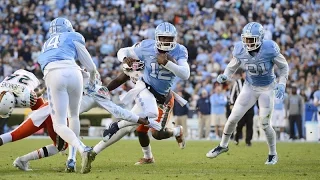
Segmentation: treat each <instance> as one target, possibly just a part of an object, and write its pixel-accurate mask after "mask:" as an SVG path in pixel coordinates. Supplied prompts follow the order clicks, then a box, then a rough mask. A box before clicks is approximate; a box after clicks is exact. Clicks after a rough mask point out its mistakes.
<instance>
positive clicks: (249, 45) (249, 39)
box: [241, 22, 264, 51]
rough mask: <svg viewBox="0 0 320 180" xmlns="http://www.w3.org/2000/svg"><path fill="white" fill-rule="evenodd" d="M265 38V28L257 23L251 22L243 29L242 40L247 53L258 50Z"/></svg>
mask: <svg viewBox="0 0 320 180" xmlns="http://www.w3.org/2000/svg"><path fill="white" fill-rule="evenodd" d="M263 37H264V29H263V26H262V25H261V24H259V23H257V22H251V23H249V24H247V25H245V26H244V28H243V29H242V34H241V40H242V43H243V45H244V47H245V49H246V50H247V51H253V50H256V49H258V48H259V47H260V46H261V44H262V40H263Z"/></svg>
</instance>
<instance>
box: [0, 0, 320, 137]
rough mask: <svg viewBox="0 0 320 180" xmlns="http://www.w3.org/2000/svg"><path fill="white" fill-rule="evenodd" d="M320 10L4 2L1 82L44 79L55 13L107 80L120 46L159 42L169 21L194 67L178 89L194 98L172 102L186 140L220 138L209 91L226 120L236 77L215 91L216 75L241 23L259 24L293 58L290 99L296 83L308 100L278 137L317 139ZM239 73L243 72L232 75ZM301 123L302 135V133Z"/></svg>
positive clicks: (146, 2)
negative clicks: (44, 51)
mask: <svg viewBox="0 0 320 180" xmlns="http://www.w3.org/2000/svg"><path fill="white" fill-rule="evenodd" d="M319 12H320V2H319V1H318V0H301V1H294V0H286V1H285V0H264V1H256V0H131V1H130V0H127V1H125V0H0V22H1V24H0V52H1V54H0V80H3V78H4V77H6V76H7V75H9V74H11V73H12V72H14V71H15V70H17V69H21V68H22V69H26V70H28V71H30V72H32V73H34V74H35V75H36V76H37V77H38V78H39V79H41V78H42V73H41V71H40V68H39V65H38V64H37V57H38V56H39V54H40V50H41V47H42V45H43V43H44V41H45V40H46V39H47V38H48V29H49V24H50V22H51V20H53V19H54V18H56V17H65V18H67V19H69V20H70V21H71V22H72V24H73V27H74V29H75V30H76V31H77V32H79V33H81V34H82V35H83V36H84V37H85V39H86V46H87V49H88V50H89V52H90V54H91V56H92V58H93V60H94V63H95V64H96V66H97V67H98V69H99V72H100V74H101V77H102V80H103V83H104V84H105V85H106V84H107V83H108V82H110V80H111V79H113V78H115V77H116V76H117V75H118V74H119V73H120V72H121V71H122V70H121V68H120V63H119V61H118V60H117V58H116V53H117V51H118V50H119V49H120V48H122V47H127V46H131V45H133V44H134V43H136V42H139V41H141V40H143V39H154V30H155V27H156V26H157V25H158V24H159V23H161V22H163V21H169V22H171V23H172V24H174V25H175V26H176V28H177V30H178V42H179V43H181V44H183V45H185V46H186V47H187V49H188V52H189V59H188V62H189V64H190V69H191V77H190V79H189V80H187V81H182V80H180V79H178V78H177V79H176V83H175V86H174V87H173V89H174V91H176V92H178V93H180V94H181V95H182V96H183V97H184V98H186V99H187V100H188V101H189V104H188V106H187V107H175V110H174V118H173V120H175V119H177V118H180V117H182V116H183V118H182V120H181V121H182V122H180V121H179V122H180V123H184V121H185V123H186V126H187V127H188V128H185V129H187V132H186V133H188V138H191V139H219V138H220V135H219V133H217V131H219V130H220V131H221V130H222V128H223V123H222V124H221V127H219V128H220V129H219V128H218V129H216V128H215V123H214V121H215V120H214V119H213V116H212V114H214V113H217V112H215V111H216V110H215V109H214V108H215V107H213V104H214V102H213V101H214V100H213V99H214V98H213V97H212V96H214V95H215V94H219V95H220V94H222V96H223V97H224V99H225V101H226V103H225V104H224V108H222V109H221V110H219V112H218V113H221V114H225V117H226V118H227V116H228V114H229V113H230V91H231V89H232V86H233V83H234V81H231V82H229V83H227V84H224V85H222V86H221V88H219V87H217V88H216V86H220V85H218V84H217V83H216V77H217V75H218V74H219V73H221V72H223V70H224V69H225V67H226V65H227V64H228V62H229V61H230V60H231V57H232V48H233V44H234V43H235V42H237V41H239V40H240V34H241V30H242V28H243V27H244V25H245V24H247V23H248V22H251V21H256V22H259V23H261V24H262V25H263V26H264V28H265V39H272V40H274V41H275V42H277V43H278V45H279V47H280V49H281V53H282V54H283V55H284V56H285V57H286V59H287V61H288V63H289V67H290V74H289V80H288V82H287V88H286V90H287V93H288V95H287V98H290V96H293V95H295V94H292V92H291V89H292V88H293V89H296V92H297V93H296V94H297V95H299V96H300V97H301V98H302V99H303V108H302V110H301V112H300V113H299V115H300V116H301V122H302V123H295V125H294V126H293V128H294V129H296V131H294V132H293V133H294V134H292V127H291V129H290V126H289V125H290V123H289V120H288V117H289V115H290V112H288V111H287V113H288V115H287V114H284V116H283V118H282V119H284V120H283V122H284V125H281V126H279V127H275V128H276V129H277V131H278V132H279V134H280V133H285V134H283V135H284V136H282V138H281V140H295V139H299V140H301V141H304V140H312V141H315V140H318V139H319V138H320V136H318V133H316V131H318V129H317V128H314V127H316V126H317V120H316V113H317V109H316V107H315V106H314V104H313V94H314V92H315V91H316V90H319V84H320V57H319V54H320V53H319V50H320V45H319V42H320V41H319V40H320V22H319V21H320V13H319ZM275 73H276V74H277V73H278V71H277V69H276V70H275ZM238 78H240V74H239V75H235V76H234V79H235V80H236V79H238ZM132 86H133V84H131V83H130V82H129V83H127V84H125V85H123V86H122V88H118V89H117V90H115V91H114V92H113V94H114V95H121V94H123V93H125V92H126V91H128V90H130V88H132ZM217 91H219V92H217ZM202 94H206V95H202ZM118 97H119V96H114V97H113V98H114V101H115V102H116V103H118V104H120V105H121V102H120V101H119V99H118ZM201 98H208V99H209V102H211V103H209V107H204V108H205V109H206V108H209V109H210V110H209V111H206V110H203V111H202V108H203V107H202V106H203V104H201V101H199V100H201ZM287 100H288V102H289V104H290V99H287ZM282 103H283V109H286V108H287V107H286V105H285V102H282ZM176 104H177V103H176ZM200 106H201V107H200ZM128 108H129V107H128ZM254 110H255V111H254V113H255V116H254V123H253V125H252V126H253V131H254V132H253V140H259V139H263V138H264V137H263V134H264V133H262V134H261V133H260V132H262V131H261V130H260V127H259V123H258V119H257V113H258V108H257V107H254ZM288 110H289V109H288ZM23 113H25V111H23ZM204 115H208V116H210V118H208V120H206V121H210V123H207V126H208V124H209V126H210V128H209V130H208V129H206V128H205V126H202V123H201V120H200V117H201V116H203V117H204ZM89 119H90V117H89ZM184 119H186V120H184ZM89 124H90V123H89ZM102 124H103V123H102ZM5 127H6V128H7V129H6V130H8V127H7V126H5ZM200 128H201V131H200ZM300 128H301V129H302V131H303V132H302V133H303V134H299V132H300ZM281 129H282V130H281ZM205 131H207V132H205ZM208 131H209V132H208ZM310 132H313V133H310ZM200 133H201V134H200ZM243 137H244V136H240V138H243ZM279 139H280V135H279Z"/></svg>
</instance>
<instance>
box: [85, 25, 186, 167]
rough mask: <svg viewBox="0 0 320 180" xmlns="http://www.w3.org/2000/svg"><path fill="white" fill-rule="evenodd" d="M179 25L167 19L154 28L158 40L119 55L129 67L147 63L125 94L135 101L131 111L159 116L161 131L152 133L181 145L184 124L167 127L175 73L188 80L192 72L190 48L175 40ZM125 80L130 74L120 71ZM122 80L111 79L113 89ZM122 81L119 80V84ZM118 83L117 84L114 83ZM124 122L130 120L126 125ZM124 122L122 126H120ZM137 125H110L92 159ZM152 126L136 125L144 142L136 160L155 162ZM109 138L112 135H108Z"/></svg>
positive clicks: (127, 99) (128, 49)
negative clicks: (174, 140) (150, 128)
mask: <svg viewBox="0 0 320 180" xmlns="http://www.w3.org/2000/svg"><path fill="white" fill-rule="evenodd" d="M176 40H177V31H176V28H175V27H174V26H173V25H172V24H170V23H168V22H164V23H161V24H159V25H158V26H157V27H156V30H155V40H151V39H149V40H144V41H142V42H141V43H139V44H138V45H136V46H135V47H127V48H122V49H120V50H119V51H118V54H117V55H118V59H119V60H120V61H121V62H123V63H124V66H125V68H126V66H127V67H128V68H135V65H134V63H133V62H137V61H139V60H140V61H142V62H143V63H144V64H145V68H144V70H143V75H142V79H141V80H138V81H137V83H136V85H135V87H134V88H133V89H132V90H130V91H129V92H128V93H127V95H126V96H125V97H124V98H123V100H124V102H125V103H131V102H132V101H135V105H134V107H133V108H132V112H135V113H139V112H143V113H144V115H145V116H146V117H149V118H153V119H156V120H157V121H159V122H161V121H162V122H161V123H162V124H163V129H161V130H160V131H156V130H152V135H153V137H155V138H156V139H166V138H169V137H172V136H175V137H176V139H177V141H178V143H179V146H180V147H181V148H184V147H185V140H184V136H183V129H182V126H178V127H175V128H173V129H169V128H165V123H166V122H167V119H168V115H169V114H170V111H171V110H172V108H173V103H174V97H173V94H172V93H171V92H170V88H171V86H172V84H173V82H174V81H173V80H174V78H175V77H179V78H181V79H183V80H187V79H188V78H189V76H190V68H189V65H188V63H187V59H188V52H187V49H186V48H185V47H184V46H183V45H180V44H178V43H177V42H176ZM120 76H121V77H120V78H123V79H124V81H125V80H127V79H128V76H126V75H125V74H121V75H120ZM122 82H123V81H117V82H113V83H110V84H109V85H108V88H110V89H111V90H112V89H114V88H116V87H117V85H119V84H121V83H122ZM118 83H119V84H118ZM114 85H115V86H114ZM158 105H159V107H160V108H159V109H158ZM123 124H131V126H128V127H126V128H123V129H120V130H119V128H121V127H123ZM119 126H121V127H119ZM136 128H137V125H136V124H132V123H130V122H119V123H113V124H111V125H110V128H109V129H107V130H106V131H105V132H104V136H105V137H104V140H105V141H107V142H104V141H100V142H99V143H98V144H97V145H96V146H94V148H93V151H94V152H93V154H92V156H91V157H92V159H91V161H90V162H92V161H93V160H94V157H95V156H96V155H97V154H98V153H100V152H101V151H102V150H103V149H105V148H106V147H108V146H109V145H111V144H113V143H114V142H116V141H118V140H119V139H121V138H122V137H123V136H124V135H125V134H127V133H128V132H131V131H133V130H135V129H136ZM148 130H149V128H147V127H143V126H139V127H138V128H137V132H138V136H139V142H140V144H141V146H142V151H143V154H144V156H143V158H141V160H140V161H138V162H137V163H136V164H137V165H138V164H146V163H153V162H154V158H153V155H152V152H151V146H150V139H149V136H148V134H147V132H148ZM109 138H110V139H109Z"/></svg>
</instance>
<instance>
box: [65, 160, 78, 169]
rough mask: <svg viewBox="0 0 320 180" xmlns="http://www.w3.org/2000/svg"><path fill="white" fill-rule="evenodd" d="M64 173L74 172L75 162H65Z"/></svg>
mask: <svg viewBox="0 0 320 180" xmlns="http://www.w3.org/2000/svg"><path fill="white" fill-rule="evenodd" d="M66 172H76V162H75V161H74V160H73V159H68V160H67V162H66Z"/></svg>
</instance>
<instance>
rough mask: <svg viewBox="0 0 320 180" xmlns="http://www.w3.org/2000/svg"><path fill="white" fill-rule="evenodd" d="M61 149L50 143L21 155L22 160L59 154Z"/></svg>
mask: <svg viewBox="0 0 320 180" xmlns="http://www.w3.org/2000/svg"><path fill="white" fill-rule="evenodd" d="M58 152H59V151H58V149H57V148H56V146H55V145H53V144H50V145H47V146H45V147H43V148H40V149H38V150H35V151H32V152H30V153H28V154H26V155H24V156H21V157H20V158H21V160H22V161H31V160H36V159H41V158H45V157H49V156H52V155H55V154H57V153H58Z"/></svg>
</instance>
